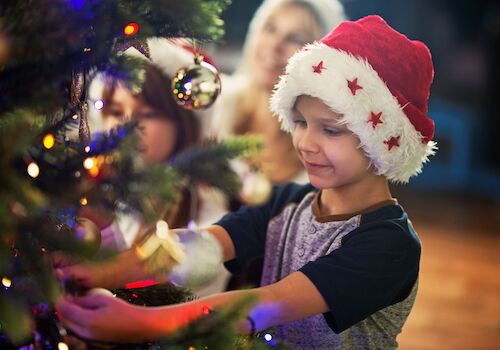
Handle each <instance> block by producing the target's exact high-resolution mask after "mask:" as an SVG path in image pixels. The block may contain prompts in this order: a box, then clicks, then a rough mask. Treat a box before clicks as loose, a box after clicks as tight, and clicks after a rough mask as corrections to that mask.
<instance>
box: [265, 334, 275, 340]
mask: <svg viewBox="0 0 500 350" xmlns="http://www.w3.org/2000/svg"><path fill="white" fill-rule="evenodd" d="M264 340H265V341H271V340H273V336H272V335H271V334H269V333H266V334H264Z"/></svg>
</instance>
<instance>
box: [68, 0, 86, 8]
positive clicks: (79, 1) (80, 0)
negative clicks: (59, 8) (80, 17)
mask: <svg viewBox="0 0 500 350" xmlns="http://www.w3.org/2000/svg"><path fill="white" fill-rule="evenodd" d="M68 2H69V4H70V5H71V6H73V8H74V9H75V10H81V9H83V6H84V5H85V0H68Z"/></svg>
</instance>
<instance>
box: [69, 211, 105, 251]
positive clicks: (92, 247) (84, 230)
mask: <svg viewBox="0 0 500 350" xmlns="http://www.w3.org/2000/svg"><path fill="white" fill-rule="evenodd" d="M77 221H78V226H77V227H76V229H75V235H76V238H77V239H78V240H79V241H80V242H81V243H82V246H83V247H84V249H85V251H86V253H87V254H89V255H94V254H95V253H97V251H98V250H99V248H100V247H101V231H100V230H99V228H98V227H97V225H96V224H94V223H93V222H92V221H91V220H89V219H87V218H83V217H79V218H77Z"/></svg>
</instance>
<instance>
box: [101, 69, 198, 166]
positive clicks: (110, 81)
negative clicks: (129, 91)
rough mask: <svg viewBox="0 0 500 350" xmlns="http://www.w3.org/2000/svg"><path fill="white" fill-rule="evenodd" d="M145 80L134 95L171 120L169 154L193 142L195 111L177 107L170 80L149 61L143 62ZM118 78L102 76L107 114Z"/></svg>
mask: <svg viewBox="0 0 500 350" xmlns="http://www.w3.org/2000/svg"><path fill="white" fill-rule="evenodd" d="M144 69H145V79H144V83H143V85H142V89H141V91H140V92H139V93H138V94H136V95H134V96H135V97H136V98H138V99H140V100H142V102H144V103H145V104H146V105H148V106H149V107H150V108H152V109H153V110H155V111H156V112H159V113H158V114H157V115H159V116H160V117H161V118H165V119H167V120H170V121H173V122H174V123H175V126H176V129H177V144H176V145H175V147H174V150H173V152H172V155H171V156H173V155H175V154H177V153H179V152H180V151H182V150H184V149H186V148H188V147H190V146H192V145H195V144H197V143H198V142H199V141H200V139H201V130H200V129H201V127H200V122H199V120H198V119H197V117H196V116H195V114H194V113H193V112H192V111H190V110H187V109H184V108H183V107H181V106H179V105H178V104H177V102H176V101H175V100H174V97H173V96H172V93H171V92H170V89H171V87H170V86H171V82H170V81H171V80H170V79H169V77H167V76H166V75H165V73H164V72H163V71H162V70H161V69H160V68H158V67H157V66H156V65H154V64H152V63H146V64H145V66H144ZM120 83H121V82H120V80H118V79H116V78H113V77H106V78H105V82H104V91H103V95H102V96H103V101H104V108H103V110H102V112H103V115H108V114H109V112H110V111H109V109H108V108H109V106H111V101H112V99H113V95H114V92H115V90H116V88H117V85H118V84H120Z"/></svg>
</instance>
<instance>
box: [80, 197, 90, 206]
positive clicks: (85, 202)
mask: <svg viewBox="0 0 500 350" xmlns="http://www.w3.org/2000/svg"><path fill="white" fill-rule="evenodd" d="M80 204H81V205H87V204H89V201H88V200H87V198H86V197H83V198H82V199H80Z"/></svg>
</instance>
